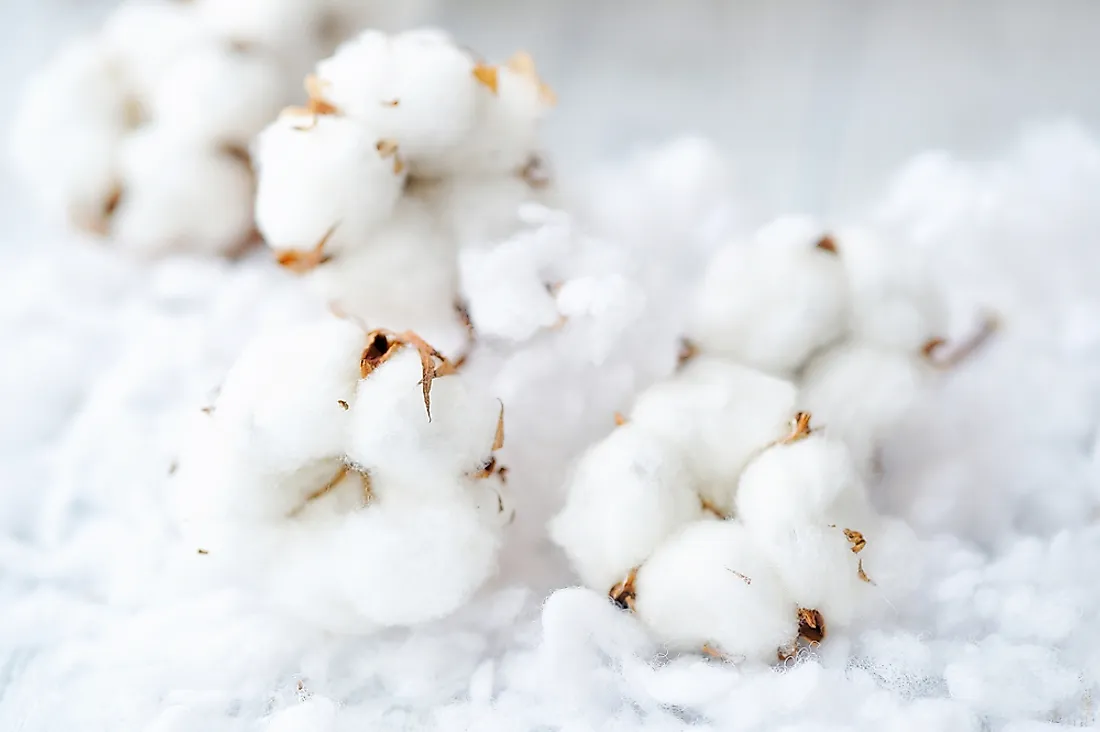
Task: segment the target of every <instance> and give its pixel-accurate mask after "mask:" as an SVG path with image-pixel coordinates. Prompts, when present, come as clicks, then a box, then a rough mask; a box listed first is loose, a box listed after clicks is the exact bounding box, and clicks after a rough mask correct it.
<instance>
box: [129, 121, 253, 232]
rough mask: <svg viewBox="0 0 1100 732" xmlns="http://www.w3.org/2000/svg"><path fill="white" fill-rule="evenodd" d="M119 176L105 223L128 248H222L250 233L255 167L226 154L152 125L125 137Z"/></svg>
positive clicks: (164, 128) (167, 129)
mask: <svg viewBox="0 0 1100 732" xmlns="http://www.w3.org/2000/svg"><path fill="white" fill-rule="evenodd" d="M167 170H171V171H172V174H171V175H165V171H167ZM119 175H120V184H121V185H120V189H119V190H120V197H119V200H118V203H117V207H116V208H115V210H114V211H113V213H112V215H111V216H110V218H109V220H108V224H107V225H108V227H109V231H110V234H111V237H112V238H113V239H114V240H115V241H116V242H118V244H119V245H120V246H121V247H123V248H125V249H128V250H130V251H132V252H137V253H141V254H160V253H163V252H166V251H170V250H180V249H185V250H191V251H199V252H207V253H211V254H216V253H225V252H229V251H233V250H235V249H237V248H239V247H240V246H242V244H244V242H245V241H246V240H247V239H248V237H249V236H250V234H251V232H252V173H251V171H250V170H249V168H248V166H247V165H246V164H245V163H243V162H242V161H241V160H239V159H238V158H237V157H235V156H233V155H231V154H229V153H226V152H220V151H218V150H217V149H214V148H206V147H204V146H196V145H195V144H193V143H191V142H189V141H187V140H186V139H182V138H180V137H178V136H177V135H176V133H175V132H174V131H173V130H171V129H169V128H166V127H162V126H159V125H150V126H148V127H145V128H143V129H142V130H141V131H140V132H137V133H135V134H133V135H130V136H129V137H127V138H126V140H125V143H124V144H123V146H122V148H121V151H120V156H119Z"/></svg>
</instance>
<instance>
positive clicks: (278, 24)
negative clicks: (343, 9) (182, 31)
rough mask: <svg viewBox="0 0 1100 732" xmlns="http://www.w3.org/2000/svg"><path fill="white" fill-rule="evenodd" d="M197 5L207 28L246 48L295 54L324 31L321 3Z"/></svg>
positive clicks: (259, 0) (215, 0) (269, 0)
mask: <svg viewBox="0 0 1100 732" xmlns="http://www.w3.org/2000/svg"><path fill="white" fill-rule="evenodd" d="M194 4H195V10H196V12H197V14H198V15H199V17H200V18H201V19H202V22H203V23H204V24H206V25H207V26H208V27H210V28H213V29H214V30H215V32H217V33H218V35H220V36H222V37H224V38H228V39H230V40H231V41H234V42H236V43H240V44H243V45H246V46H259V47H263V48H268V49H276V50H293V49H296V48H298V47H299V46H308V45H311V44H313V43H315V41H314V36H315V34H316V33H317V32H318V31H319V30H320V28H319V27H318V26H319V19H320V18H319V8H318V6H319V5H320V3H319V2H317V0H195V2H194ZM311 50H312V49H311Z"/></svg>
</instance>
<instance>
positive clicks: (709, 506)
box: [699, 496, 728, 519]
mask: <svg viewBox="0 0 1100 732" xmlns="http://www.w3.org/2000/svg"><path fill="white" fill-rule="evenodd" d="M699 503H700V504H701V505H702V506H703V510H704V511H706V512H707V513H712V514H714V515H715V516H717V517H718V518H720V519H726V518H728V517H727V516H726V514H725V513H723V512H722V510H721V509H720V508H718V507H717V506H715V505H714V504H713V503H711V502H710V501H708V500H707V499H706V498H703V497H702V496H699Z"/></svg>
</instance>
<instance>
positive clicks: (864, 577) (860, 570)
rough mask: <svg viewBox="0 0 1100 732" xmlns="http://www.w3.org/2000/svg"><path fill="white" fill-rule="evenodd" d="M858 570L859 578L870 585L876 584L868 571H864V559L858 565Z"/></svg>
mask: <svg viewBox="0 0 1100 732" xmlns="http://www.w3.org/2000/svg"><path fill="white" fill-rule="evenodd" d="M856 572H858V573H859V578H860V579H861V580H863V581H864V582H866V583H867V584H869V585H873V584H875V581H874V580H873V579H871V578H870V577H868V576H867V573H866V572H864V571H863V560H862V559H860V560H859V564H858V565H857V566H856Z"/></svg>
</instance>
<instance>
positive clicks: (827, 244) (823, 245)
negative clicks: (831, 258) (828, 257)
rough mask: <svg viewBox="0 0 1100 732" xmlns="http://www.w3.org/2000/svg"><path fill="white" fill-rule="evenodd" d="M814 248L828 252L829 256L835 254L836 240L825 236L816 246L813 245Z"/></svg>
mask: <svg viewBox="0 0 1100 732" xmlns="http://www.w3.org/2000/svg"><path fill="white" fill-rule="evenodd" d="M814 246H816V247H817V248H818V249H820V250H822V251H825V252H829V254H836V253H837V251H836V239H834V238H833V237H831V236H829V235H828V234H826V235H825V236H823V237H821V238H820V239H818V241H817V244H815V245H814Z"/></svg>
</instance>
